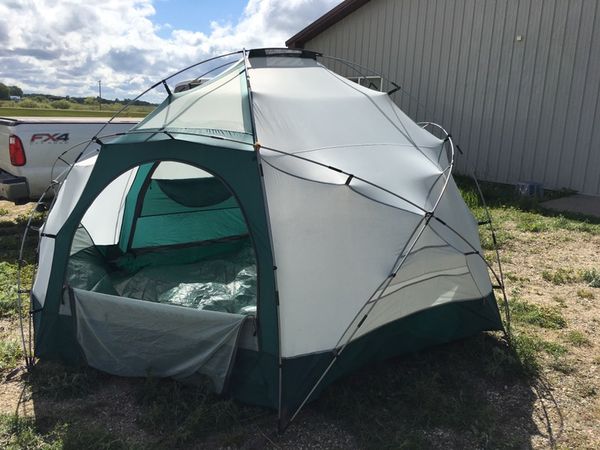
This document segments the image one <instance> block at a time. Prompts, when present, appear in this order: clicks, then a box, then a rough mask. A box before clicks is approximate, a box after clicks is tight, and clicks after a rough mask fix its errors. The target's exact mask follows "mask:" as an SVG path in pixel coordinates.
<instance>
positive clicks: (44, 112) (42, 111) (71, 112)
mask: <svg viewBox="0 0 600 450" xmlns="http://www.w3.org/2000/svg"><path fill="white" fill-rule="evenodd" d="M115 112H116V111H99V110H85V109H46V108H0V117H105V118H108V117H112V116H113V114H114V113H115ZM148 112H149V111H145V112H137V111H136V112H130V111H126V112H125V115H124V116H123V117H146V116H147V115H148Z"/></svg>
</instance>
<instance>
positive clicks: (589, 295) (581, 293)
mask: <svg viewBox="0 0 600 450" xmlns="http://www.w3.org/2000/svg"><path fill="white" fill-rule="evenodd" d="M577 297H579V298H583V299H586V300H591V299H593V298H594V293H593V292H592V291H588V290H587V289H577Z"/></svg>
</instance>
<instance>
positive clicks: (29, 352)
mask: <svg viewBox="0 0 600 450" xmlns="http://www.w3.org/2000/svg"><path fill="white" fill-rule="evenodd" d="M52 187H53V185H52V184H51V185H50V186H48V187H47V188H46V190H45V191H44V192H43V193H42V195H41V196H40V198H39V200H38V201H37V203H36V205H35V207H34V208H33V209H32V210H31V212H30V213H29V218H28V219H27V224H26V225H25V231H24V232H23V237H22V238H21V245H20V247H19V256H18V260H17V308H18V309H19V311H18V314H19V328H20V331H21V344H22V347H23V357H24V359H25V367H26V368H27V370H30V369H31V368H32V367H33V362H34V356H33V348H32V328H33V327H32V321H33V314H34V313H35V311H34V310H33V302H32V299H31V295H33V282H34V280H35V277H36V275H37V267H36V270H35V271H34V273H33V276H32V278H31V285H30V288H29V289H26V290H25V289H22V286H23V280H22V277H21V269H22V268H23V265H24V263H25V260H24V258H23V256H24V252H25V242H26V241H27V236H28V234H29V230H35V228H34V227H33V226H32V225H31V222H32V221H33V216H34V214H35V213H36V211H37V210H38V208H39V206H40V205H41V204H42V203H43V200H44V198H45V197H46V195H47V193H48V191H49V190H50V189H51V188H52ZM44 225H45V222H44ZM44 225H42V227H41V228H40V229H39V230H36V231H39V232H40V233H43V228H44ZM39 248H40V242H38V245H37V248H36V253H37V254H39ZM36 266H37V265H36ZM26 293H28V294H29V303H30V304H29V311H28V312H27V315H28V316H29V319H28V333H27V341H28V342H27V343H26V339H25V325H24V324H23V304H24V302H23V299H22V298H21V295H23V294H26Z"/></svg>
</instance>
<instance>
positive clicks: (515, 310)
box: [510, 298, 567, 330]
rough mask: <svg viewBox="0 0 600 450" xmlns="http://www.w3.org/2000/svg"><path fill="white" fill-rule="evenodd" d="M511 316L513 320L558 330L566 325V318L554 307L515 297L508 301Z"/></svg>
mask: <svg viewBox="0 0 600 450" xmlns="http://www.w3.org/2000/svg"><path fill="white" fill-rule="evenodd" d="M510 313H511V318H512V320H514V321H515V322H521V323H527V324H530V325H536V326H538V327H541V328H548V329H553V330H558V329H561V328H565V327H566V326H567V321H566V319H565V318H564V317H563V316H562V315H561V313H560V311H559V310H557V309H555V308H549V307H544V306H538V305H534V304H532V303H528V302H525V301H523V300H519V299H515V298H513V300H512V301H511V302H510Z"/></svg>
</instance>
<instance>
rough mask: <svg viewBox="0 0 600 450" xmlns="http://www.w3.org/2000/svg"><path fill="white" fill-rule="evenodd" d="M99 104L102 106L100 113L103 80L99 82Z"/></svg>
mask: <svg viewBox="0 0 600 450" xmlns="http://www.w3.org/2000/svg"><path fill="white" fill-rule="evenodd" d="M98 104H99V105H100V111H102V80H98Z"/></svg>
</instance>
